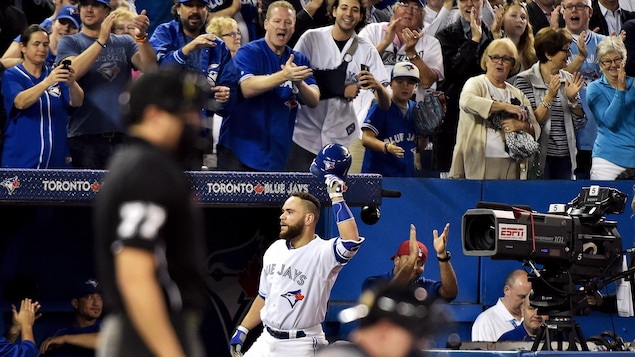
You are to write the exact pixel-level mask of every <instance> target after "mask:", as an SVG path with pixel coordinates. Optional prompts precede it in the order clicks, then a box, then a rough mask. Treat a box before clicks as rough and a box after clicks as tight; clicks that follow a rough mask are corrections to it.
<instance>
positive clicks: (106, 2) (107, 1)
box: [79, 0, 110, 7]
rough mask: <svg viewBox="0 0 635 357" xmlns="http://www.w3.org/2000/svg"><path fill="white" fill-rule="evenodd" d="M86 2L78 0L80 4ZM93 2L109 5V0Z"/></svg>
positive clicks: (85, 0) (95, 0)
mask: <svg viewBox="0 0 635 357" xmlns="http://www.w3.org/2000/svg"><path fill="white" fill-rule="evenodd" d="M86 2H88V0H79V3H80V4H84V3H86ZM94 2H98V3H102V4H104V5H106V6H108V7H110V0H94Z"/></svg>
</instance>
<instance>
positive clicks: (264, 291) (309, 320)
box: [258, 235, 364, 333]
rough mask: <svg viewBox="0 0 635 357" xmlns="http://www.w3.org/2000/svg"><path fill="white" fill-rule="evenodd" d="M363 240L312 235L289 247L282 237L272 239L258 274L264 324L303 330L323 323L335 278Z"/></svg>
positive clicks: (282, 328) (276, 327)
mask: <svg viewBox="0 0 635 357" xmlns="http://www.w3.org/2000/svg"><path fill="white" fill-rule="evenodd" d="M363 241H364V238H360V241H349V240H342V239H341V238H339V237H337V238H332V239H330V240H324V239H321V238H320V237H319V236H318V235H315V239H313V240H312V241H311V242H310V243H308V244H307V245H305V246H302V247H300V248H291V247H290V246H289V243H288V241H287V240H284V239H279V240H277V241H275V242H274V243H273V244H272V245H271V246H270V247H269V248H268V249H267V251H266V252H265V254H264V257H263V262H262V264H263V267H262V272H261V273H260V287H259V288H258V294H259V295H260V297H262V298H263V299H264V300H265V306H264V307H263V308H262V309H261V310H260V318H261V319H262V322H263V324H264V325H265V326H269V327H271V328H273V329H276V330H302V329H305V328H309V327H313V326H316V325H319V324H320V323H322V321H324V317H325V315H326V305H327V302H328V300H329V296H330V294H331V289H332V288H333V284H335V279H336V278H337V275H338V274H339V272H340V270H342V267H343V266H344V265H346V263H348V261H349V260H350V259H351V258H352V257H353V256H354V255H355V254H356V253H357V250H358V248H359V246H360V244H361V243H362V242H363ZM264 333H266V332H264Z"/></svg>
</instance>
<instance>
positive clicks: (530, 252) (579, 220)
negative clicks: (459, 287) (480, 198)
mask: <svg viewBox="0 0 635 357" xmlns="http://www.w3.org/2000/svg"><path fill="white" fill-rule="evenodd" d="M627 197H628V196H627V195H626V194H624V193H622V192H620V191H618V190H616V189H614V188H605V187H600V186H590V187H583V188H582V189H581V191H580V193H579V194H578V196H577V197H575V198H574V199H573V200H572V201H571V202H569V203H568V204H566V205H564V204H552V205H550V209H549V213H547V214H541V213H536V212H533V211H532V210H531V208H530V207H527V206H512V205H508V204H503V203H492V202H479V203H478V204H477V206H476V208H475V209H470V210H468V211H467V212H466V213H465V214H464V215H463V222H462V228H461V230H462V232H461V233H462V234H461V237H462V244H463V253H464V254H465V255H467V256H479V257H490V258H492V259H495V260H518V261H524V264H525V266H527V267H529V268H530V270H531V272H530V274H529V280H530V281H531V282H532V295H531V296H530V301H531V304H532V305H534V306H536V307H538V313H539V314H541V315H549V321H548V323H547V325H548V324H549V322H554V321H562V322H563V324H564V329H565V330H567V329H570V330H571V331H572V332H573V330H574V329H575V330H576V332H577V333H578V334H579V335H580V336H579V337H581V338H580V340H581V342H582V340H584V338H583V337H582V334H581V331H580V330H579V326H578V325H577V324H576V323H575V321H573V315H574V313H575V312H576V309H577V308H578V304H577V302H578V301H581V300H583V299H584V297H585V294H587V293H591V292H593V291H594V290H597V289H599V287H601V286H604V285H605V284H607V282H609V281H614V280H615V279H614V277H615V276H618V275H619V274H621V273H622V253H623V251H622V237H621V236H620V234H619V232H618V231H617V222H614V221H607V220H606V219H605V217H604V216H605V215H606V214H621V213H622V212H623V211H624V207H625V204H626V200H627ZM578 286H579V287H580V288H578ZM558 329H559V330H562V329H563V326H558ZM571 335H573V334H571ZM570 342H571V341H570ZM570 345H571V344H570ZM585 345H586V343H584V344H583V349H585V348H584V347H585ZM543 348H544V347H543Z"/></svg>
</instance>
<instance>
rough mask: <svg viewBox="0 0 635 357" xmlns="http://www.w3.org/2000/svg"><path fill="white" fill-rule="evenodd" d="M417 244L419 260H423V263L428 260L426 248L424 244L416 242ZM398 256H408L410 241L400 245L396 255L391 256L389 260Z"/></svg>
mask: <svg viewBox="0 0 635 357" xmlns="http://www.w3.org/2000/svg"><path fill="white" fill-rule="evenodd" d="M417 244H418V245H419V259H421V260H423V261H424V262H425V261H427V260H428V247H426V245H425V244H423V243H421V242H419V241H417ZM398 255H410V241H409V240H406V241H404V242H403V243H401V245H400V246H399V249H397V254H395V255H393V256H392V258H390V259H395V257H396V256H398Z"/></svg>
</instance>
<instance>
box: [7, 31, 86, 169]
mask: <svg viewBox="0 0 635 357" xmlns="http://www.w3.org/2000/svg"><path fill="white" fill-rule="evenodd" d="M49 43H50V42H49V35H48V33H47V32H46V31H45V30H44V28H42V27H40V26H39V25H31V26H29V27H28V28H27V29H26V30H25V32H24V34H23V35H22V38H21V42H20V49H21V52H22V63H20V64H19V65H17V66H15V67H13V68H10V69H7V70H6V71H5V72H4V74H3V76H2V93H3V96H4V107H5V110H6V114H7V123H6V125H5V128H4V131H3V135H4V144H3V150H2V167H14V168H31V169H46V168H70V162H71V158H70V154H69V151H68V144H67V141H66V124H67V122H68V114H67V111H68V108H69V106H72V107H79V106H81V105H82V103H83V100H84V91H83V90H82V89H81V88H80V86H79V85H78V84H77V83H76V82H75V71H74V70H73V67H72V65H69V66H58V67H57V68H55V69H51V68H49V67H47V66H46V59H47V57H48V54H49Z"/></svg>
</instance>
